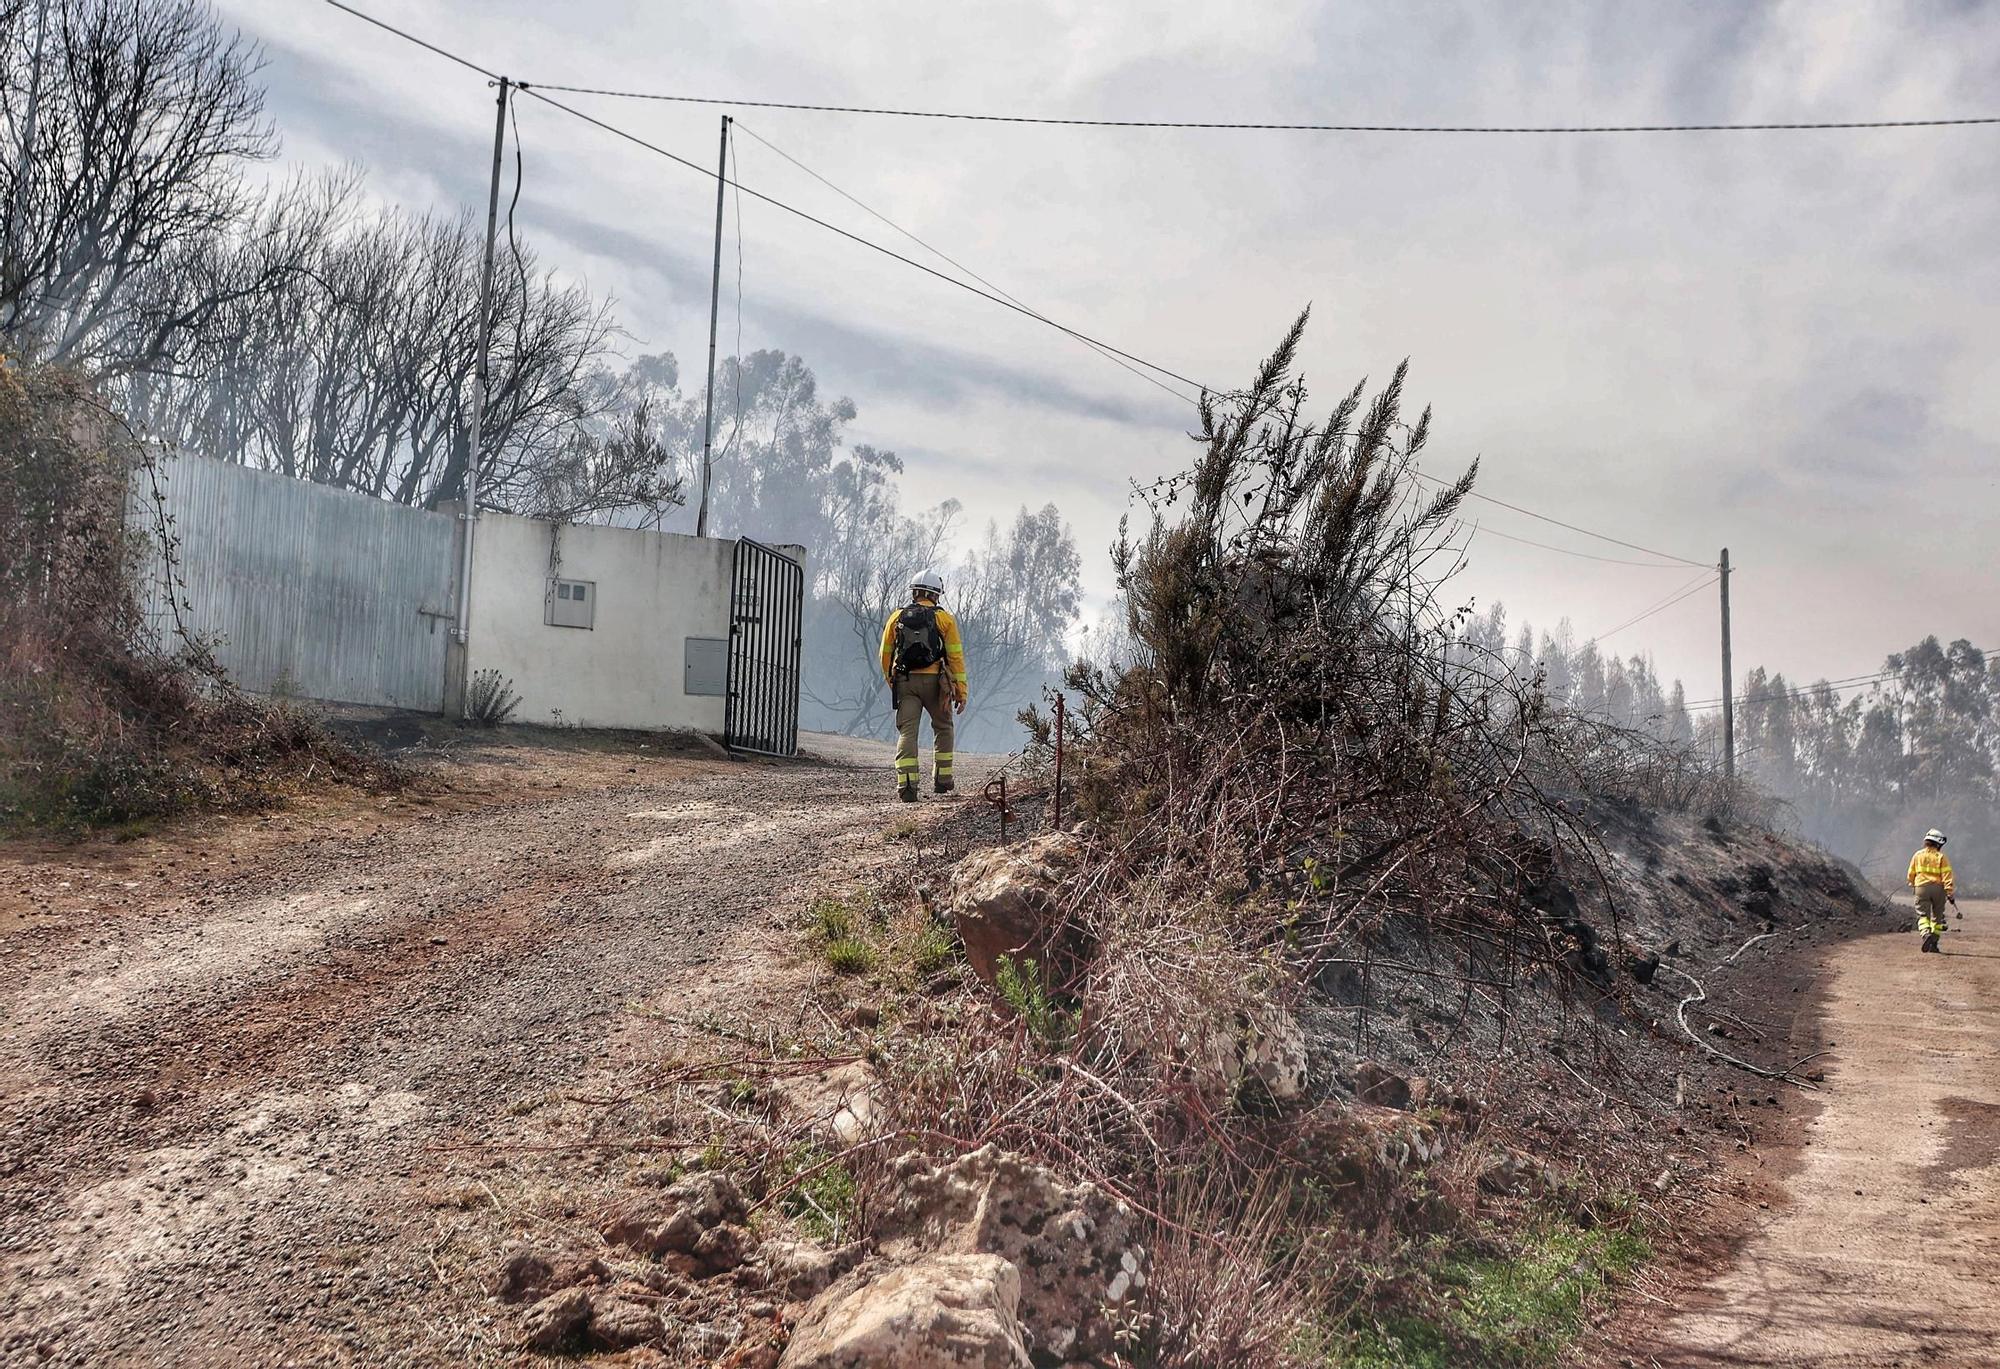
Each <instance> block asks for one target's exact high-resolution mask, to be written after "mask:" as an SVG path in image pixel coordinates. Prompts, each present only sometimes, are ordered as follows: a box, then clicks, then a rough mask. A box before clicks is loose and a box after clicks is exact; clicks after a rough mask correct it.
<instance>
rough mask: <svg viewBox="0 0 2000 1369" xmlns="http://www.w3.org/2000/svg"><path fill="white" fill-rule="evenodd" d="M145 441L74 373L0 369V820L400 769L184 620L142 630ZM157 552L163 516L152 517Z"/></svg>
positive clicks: (262, 791) (226, 795)
mask: <svg viewBox="0 0 2000 1369" xmlns="http://www.w3.org/2000/svg"><path fill="white" fill-rule="evenodd" d="M148 461H149V457H148V454H147V452H146V451H145V449H144V448H143V446H142V444H140V443H139V442H137V441H136V440H134V438H133V437H132V435H131V433H130V431H129V430H128V429H127V428H126V427H125V425H124V424H123V423H122V421H121V420H119V419H118V417H117V416H116V415H115V414H113V413H111V412H110V411H109V410H107V409H106V408H105V407H104V406H103V405H102V403H101V402H100V401H99V400H98V398H97V397H96V395H95V394H94V393H93V391H92V390H91V389H90V388H89V386H88V385H86V384H85V383H84V382H83V381H81V380H80V379H78V378H77V377H75V376H74V375H71V374H69V373H66V372H63V371H60V370H57V369H54V368H38V369H29V370H21V369H16V368H13V367H4V368H0V666H4V670H0V821H8V822H26V823H37V824H55V825H67V824H75V823H90V822H113V823H117V822H128V821H132V820H136V819H144V818H152V817H158V816H162V815H166V814H171V813H176V812H180V811H183V810H186V809H190V808H195V807H216V806H241V805H251V804H258V803H262V802H265V801H267V800H269V799H270V798H272V797H274V796H275V795H276V794H277V793H278V792H280V790H281V789H282V788H283V787H284V786H285V785H286V784H288V783H290V782H292V781H293V780H295V779H296V778H298V777H301V776H305V777H320V776H324V777H326V778H338V779H345V780H351V781H363V782H368V783H391V782H395V781H396V780H398V779H399V778H400V776H399V774H398V772H397V771H396V770H395V769H394V768H393V767H391V766H388V765H386V764H385V763H384V762H382V761H381V760H380V759H379V758H375V757H371V756H368V755H365V754H363V753H361V752H359V751H357V750H355V749H354V748H352V747H350V746H347V745H346V744H344V743H341V742H339V741H337V740H336V739H334V738H333V737H332V736H331V735H330V734H328V733H327V732H326V731H325V730H324V729H323V728H322V727H321V726H320V725H319V723H318V722H317V720H316V719H315V718H314V717H313V716H312V715H311V714H309V713H308V712H306V711H305V710H303V709H301V708H298V707H296V706H294V705H287V704H282V703H267V702H264V701H260V700H253V699H251V698H249V697H247V696H245V695H243V694H241V693H239V692H238V691H236V690H235V689H233V688H232V687H231V686H230V685H229V683H228V681H227V680H226V679H224V678H223V676H222V674H221V672H220V671H219V670H217V669H216V668H215V666H214V664H213V662H212V660H211V659H210V657H209V655H208V653H207V652H206V651H205V650H203V649H202V648H201V646H200V644H199V643H198V642H194V641H192V640H191V639H190V638H189V637H188V636H187V634H186V633H184V632H176V631H172V630H170V631H169V632H168V633H167V636H168V637H169V638H170V639H171V640H172V641H173V643H174V644H175V645H176V646H178V647H179V648H180V650H179V651H178V652H177V653H176V654H174V655H171V656H170V655H168V654H165V653H164V652H163V651H161V650H159V649H156V648H155V647H154V646H152V645H150V644H148V643H146V642H144V641H142V638H143V637H144V636H145V634H144V633H143V632H142V630H141V626H142V625H141V623H140V614H139V610H138V600H137V595H136V593H135V589H134V579H135V574H136V561H137V553H138V550H139V547H138V545H137V543H136V541H135V539H134V537H133V536H132V534H131V533H129V532H128V531H127V527H126V520H125V513H126V507H127V490H128V486H129V484H130V482H131V480H132V478H133V476H134V473H135V472H136V473H140V474H142V475H143V474H144V473H146V472H147V471H148V469H149V468H148ZM156 532H157V533H158V535H160V536H161V537H162V539H163V545H164V546H166V547H167V548H168V551H169V553H170V552H171V545H172V544H171V541H170V539H168V538H167V534H166V530H165V529H164V528H161V529H156Z"/></svg>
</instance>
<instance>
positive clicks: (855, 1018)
mask: <svg viewBox="0 0 2000 1369" xmlns="http://www.w3.org/2000/svg"><path fill="white" fill-rule="evenodd" d="M848 1017H849V1019H850V1020H851V1021H852V1022H853V1023H854V1025H855V1026H857V1027H859V1028H861V1029H862V1030H863V1031H873V1030H874V1029H875V1028H877V1027H879V1026H881V1025H882V1010H881V1009H880V1008H878V1007H876V1006H875V1005H874V1004H873V1003H856V1004H855V1005H854V1011H853V1012H851V1013H849V1014H848Z"/></svg>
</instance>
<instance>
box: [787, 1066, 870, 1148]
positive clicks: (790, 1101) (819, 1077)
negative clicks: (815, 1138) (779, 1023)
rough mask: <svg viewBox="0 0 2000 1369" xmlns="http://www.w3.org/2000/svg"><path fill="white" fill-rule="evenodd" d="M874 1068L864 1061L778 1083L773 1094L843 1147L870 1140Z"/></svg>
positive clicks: (814, 1127) (802, 1118)
mask: <svg viewBox="0 0 2000 1369" xmlns="http://www.w3.org/2000/svg"><path fill="white" fill-rule="evenodd" d="M875 1077H876V1076H875V1069H874V1067H873V1066H871V1065H870V1064H868V1062H867V1061H865V1060H853V1061H849V1062H848V1063H847V1064H844V1065H838V1066H835V1067H834V1068H833V1069H830V1070H822V1071H820V1072H819V1073H817V1074H808V1075H800V1076H798V1077H796V1078H792V1079H783V1080H778V1081H776V1082H774V1083H773V1084H772V1092H773V1093H774V1094H776V1095H777V1096H778V1097H779V1098H781V1099H783V1100H784V1103H785V1106H786V1107H787V1108H788V1109H790V1110H791V1111H792V1112H793V1113H796V1114H797V1115H798V1117H799V1118H800V1119H801V1120H802V1121H804V1122H806V1123H807V1124H808V1125H810V1126H811V1127H812V1128H813V1129H814V1130H816V1131H822V1132H823V1133H824V1135H825V1136H830V1137H831V1138H832V1139H833V1140H834V1141H835V1142H837V1143H838V1144H840V1145H841V1146H843V1147H846V1146H851V1145H854V1144H856V1143H858V1142H860V1141H863V1140H865V1139H867V1136H868V1131H869V1128H870V1126H871V1125H872V1124H873V1122H874V1118H875Z"/></svg>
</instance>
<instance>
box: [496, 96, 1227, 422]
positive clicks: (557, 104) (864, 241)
mask: <svg viewBox="0 0 2000 1369" xmlns="http://www.w3.org/2000/svg"><path fill="white" fill-rule="evenodd" d="M520 89H521V92H522V93H523V94H525V95H530V96H533V97H534V98H535V99H537V100H540V101H541V102H542V103H543V104H545V105H548V106H550V107H551V108H554V109H559V110H561V111H562V112H563V113H565V114H567V115H569V116H570V117H571V118H574V119H579V120H581V121H582V122H584V123H587V124H590V125H591V126H592V127H594V128H599V129H602V130H604V131H605V132H606V133H609V134H611V135H612V136H613V137H617V138H623V139H624V140H625V141H626V142H629V143H631V144H633V145H634V146H636V147H642V148H644V149H646V150H647V151H648V152H651V153H653V154H654V155H656V156H660V157H665V158H666V159H667V160H668V161H670V162H675V163H677V164H679V165H681V166H684V167H686V168H687V169H688V170H690V171H692V172H694V173H695V174H696V175H699V176H707V177H710V178H713V177H714V176H715V173H714V172H713V171H710V170H709V169H708V168H706V167H704V166H701V165H699V164H698V163H696V162H692V161H689V160H688V159H687V158H686V157H683V156H680V155H679V154H678V153H674V152H669V151H667V149H666V148H664V147H661V146H660V145H659V144H658V143H653V142H648V141H647V140H646V139H644V138H641V137H640V136H639V135H638V134H636V133H632V132H630V131H628V130H626V129H622V128H620V127H618V126H617V125H616V124H610V123H606V122H605V121H604V120H602V119H599V118H597V117H595V116H593V115H590V114H586V113H584V112H583V111H582V110H580V109H577V108H576V107H575V106H573V105H566V104H564V103H563V102H562V101H560V100H555V99H551V98H550V97H549V96H547V95H544V94H542V92H541V91H540V90H538V89H536V88H535V87H533V86H530V85H522V86H521V87H520ZM730 183H731V184H732V185H737V183H736V182H734V181H731V182H730ZM737 189H739V190H740V191H741V192H742V193H743V194H746V195H748V196H750V197H751V198H752V199H755V200H762V201H763V202H764V203H765V204H768V205H770V206H771V207H772V208H774V209H782V210H784V211H785V212H786V213H787V214H790V215H792V216H793V217H795V218H800V219H804V220H805V221H806V222H807V223H810V224H813V225H815V226H817V227H820V228H824V229H826V230H827V231H828V232H829V233H834V234H837V235H838V236H840V237H843V238H846V239H847V240H848V241H850V242H854V243H858V244H860V245H861V246H863V247H866V248H868V249H869V250H870V251H872V252H879V253H881V254H882V255H883V256H885V257H889V258H891V259H893V260H895V261H899V262H902V263H903V264H904V265H905V266H910V267H914V268H916V269H917V270H919V271H921V272H923V273H924V274H925V275H927V276H934V277H936V278H937V279H938V280H941V281H944V282H946V283H947V284H950V285H955V286H957V287H958V288H959V289H961V290H964V291H966V292H967V293H969V294H974V295H977V296H979V297H980V298H981V299H985V300H991V301H992V302H993V303H995V304H998V305H1000V306H1001V307H1002V308H1004V309H1010V310H1012V311H1013V312H1014V313H1017V314H1020V315H1023V316H1024V317H1027V318H1031V319H1034V320H1035V321H1036V322H1038V323H1045V324H1047V325H1048V326H1049V327H1051V328H1054V329H1055V330H1056V331H1057V332H1059V333H1067V334H1068V335H1069V336H1071V337H1073V338H1076V339H1077V340H1079V341H1081V342H1088V343H1092V344H1093V345H1095V346H1098V347H1102V348H1104V349H1105V350H1106V351H1108V352H1115V353H1117V354H1118V355H1119V356H1121V357H1124V358H1125V359H1126V360H1127V361H1131V362H1136V363H1137V364H1139V365H1141V366H1144V367H1145V368H1146V369H1148V370H1151V371H1157V372H1159V373H1160V374H1161V375H1163V376H1168V377H1171V378H1172V379H1174V380H1178V381H1180V382H1181V383H1182V384H1183V385H1192V386H1193V387H1195V388H1196V389H1198V390H1209V391H1210V392H1212V393H1217V394H1220V393H1222V391H1221V390H1219V389H1217V388H1216V387H1214V386H1210V385H1206V384H1204V383H1203V382H1201V381H1199V380H1193V379H1190V378H1189V377H1187V376H1184V375H1182V374H1181V373H1180V372H1179V371H1175V370H1171V369H1169V368H1168V367H1165V366H1162V365H1160V364H1159V363H1158V362H1156V361H1148V360H1146V358H1144V357H1142V356H1137V355H1135V354H1133V353H1131V352H1128V351H1125V350H1124V349H1123V348H1121V347H1114V346H1112V345H1111V344H1110V343H1108V342H1106V341H1104V340H1103V339H1102V338H1096V337H1092V336H1091V335H1090V334H1088V333H1085V332H1082V331H1080V330H1078V329H1075V328H1072V327H1070V326H1069V325H1068V324H1066V323H1059V322H1057V321H1056V320H1055V319H1052V318H1050V317H1049V316H1048V315H1046V314H1038V313H1036V312H1035V311H1034V310H1032V309H1029V308H1027V307H1025V306H1024V305H1019V304H1016V303H1014V301H1012V300H1010V299H1008V298H1007V297H1006V296H1004V295H998V294H994V293H993V292H991V291H988V290H982V289H980V288H979V287H978V286H976V285H972V284H968V283H967V282H965V281H962V280H960V279H959V278H958V277H957V276H952V275H947V274H946V273H945V272H943V271H940V270H938V269H937V268H936V267H932V266H926V265H924V264H923V263H922V262H920V261H918V260H916V259H915V258H913V257H908V256H905V255H903V254H902V253H901V252H898V251H896V250H895V249H894V248H892V247H884V246H883V245H882V244H881V243H879V242H876V241H874V240H873V239H871V238H864V237H862V236H861V235H860V234H859V233H851V232H849V231H848V230H847V229H845V228H842V227H840V226H839V225H838V224H833V223H829V222H827V221H826V220H825V219H822V218H820V217H819V216H818V215H816V214H809V213H807V212H806V211H805V210H803V209H800V208H798V207H797V206H796V205H792V204H787V203H786V202H785V201H783V200H780V199H776V198H774V197H773V196H770V195H766V194H765V193H764V192H763V191H761V190H758V189H757V188H756V187H755V186H748V185H737Z"/></svg>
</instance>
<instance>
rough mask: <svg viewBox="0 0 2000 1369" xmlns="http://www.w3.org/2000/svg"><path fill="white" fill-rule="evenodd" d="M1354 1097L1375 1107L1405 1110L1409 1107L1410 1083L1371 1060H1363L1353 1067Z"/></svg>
mask: <svg viewBox="0 0 2000 1369" xmlns="http://www.w3.org/2000/svg"><path fill="white" fill-rule="evenodd" d="M1354 1096H1355V1097H1356V1098H1358V1099H1360V1100H1361V1101H1362V1102H1364V1103H1373V1104H1375V1105H1376V1106H1377V1107H1385V1108H1407V1107H1409V1106H1410V1081H1409V1080H1407V1079H1405V1078H1403V1076H1402V1075H1400V1074H1392V1073H1390V1072H1389V1071H1388V1070H1385V1069H1383V1068H1382V1067H1381V1066H1380V1065H1378V1064H1376V1063H1375V1062H1374V1061H1373V1060H1363V1061H1362V1062H1361V1063H1360V1064H1358V1065H1356V1066H1355V1067H1354Z"/></svg>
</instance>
